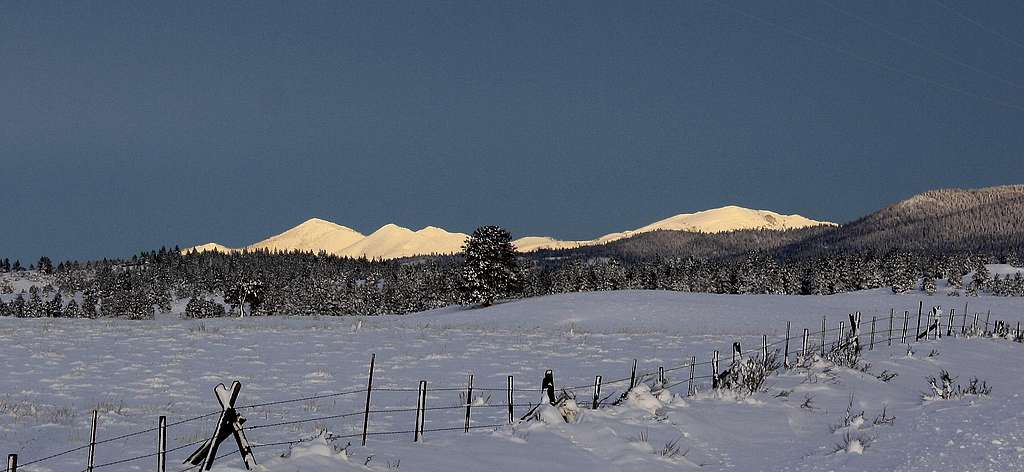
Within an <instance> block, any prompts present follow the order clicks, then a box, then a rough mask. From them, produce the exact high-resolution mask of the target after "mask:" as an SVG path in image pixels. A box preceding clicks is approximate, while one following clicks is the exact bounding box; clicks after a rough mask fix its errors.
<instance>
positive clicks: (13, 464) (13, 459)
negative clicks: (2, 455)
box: [7, 454, 18, 472]
mask: <svg viewBox="0 0 1024 472" xmlns="http://www.w3.org/2000/svg"><path fill="white" fill-rule="evenodd" d="M7 472H18V455H17V454H7Z"/></svg>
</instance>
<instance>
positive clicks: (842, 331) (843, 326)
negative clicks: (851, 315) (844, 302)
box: [836, 321, 846, 348]
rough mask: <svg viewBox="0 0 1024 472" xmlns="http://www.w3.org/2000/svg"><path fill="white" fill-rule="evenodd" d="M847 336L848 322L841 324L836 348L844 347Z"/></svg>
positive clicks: (841, 322)
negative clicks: (844, 337)
mask: <svg viewBox="0 0 1024 472" xmlns="http://www.w3.org/2000/svg"><path fill="white" fill-rule="evenodd" d="M844 334H846V322H845V321H840V322H839V333H837V334H836V348H841V347H843V344H844V343H843V335H844Z"/></svg>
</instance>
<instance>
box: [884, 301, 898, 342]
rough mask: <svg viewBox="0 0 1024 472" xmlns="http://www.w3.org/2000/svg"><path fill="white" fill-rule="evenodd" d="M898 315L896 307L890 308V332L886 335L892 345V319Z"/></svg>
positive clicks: (887, 340)
mask: <svg viewBox="0 0 1024 472" xmlns="http://www.w3.org/2000/svg"><path fill="white" fill-rule="evenodd" d="M895 316H896V310H895V309H894V308H890V309H889V334H887V335H885V337H886V338H888V339H886V343H887V344H888V345H889V346H892V319H893V317H895Z"/></svg>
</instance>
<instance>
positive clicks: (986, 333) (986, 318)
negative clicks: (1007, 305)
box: [984, 310, 992, 336]
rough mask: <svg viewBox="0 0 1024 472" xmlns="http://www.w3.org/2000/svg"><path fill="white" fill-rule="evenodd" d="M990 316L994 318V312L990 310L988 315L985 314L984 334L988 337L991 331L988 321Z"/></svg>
mask: <svg viewBox="0 0 1024 472" xmlns="http://www.w3.org/2000/svg"><path fill="white" fill-rule="evenodd" d="M990 316H992V310H989V311H988V313H985V331H984V333H985V335H986V336H988V333H989V330H988V319H989V317H990Z"/></svg>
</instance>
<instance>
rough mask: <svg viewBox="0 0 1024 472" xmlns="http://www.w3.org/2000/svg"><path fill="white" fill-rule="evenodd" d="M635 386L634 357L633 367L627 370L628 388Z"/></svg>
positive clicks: (631, 388)
mask: <svg viewBox="0 0 1024 472" xmlns="http://www.w3.org/2000/svg"><path fill="white" fill-rule="evenodd" d="M635 386H636V359H633V369H632V370H630V371H629V390H633V387H635Z"/></svg>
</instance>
